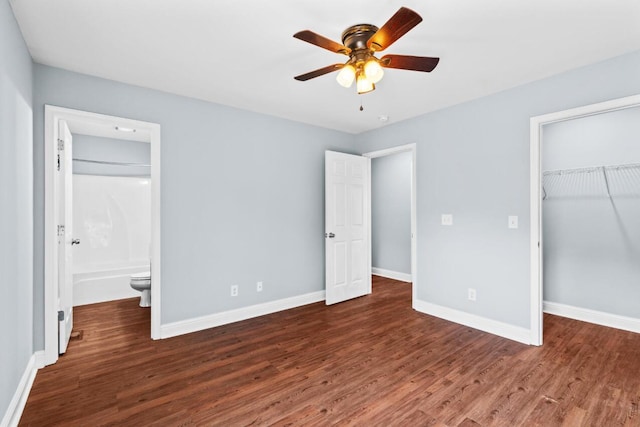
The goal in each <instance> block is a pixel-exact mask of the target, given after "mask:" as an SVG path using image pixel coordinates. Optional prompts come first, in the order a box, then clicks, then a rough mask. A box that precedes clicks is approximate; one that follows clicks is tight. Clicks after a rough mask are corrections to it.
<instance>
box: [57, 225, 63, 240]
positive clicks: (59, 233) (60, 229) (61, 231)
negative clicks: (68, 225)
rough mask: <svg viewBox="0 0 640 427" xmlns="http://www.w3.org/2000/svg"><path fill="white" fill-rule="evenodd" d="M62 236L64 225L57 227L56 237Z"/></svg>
mask: <svg viewBox="0 0 640 427" xmlns="http://www.w3.org/2000/svg"><path fill="white" fill-rule="evenodd" d="M62 236H64V224H60V225H58V237H62Z"/></svg>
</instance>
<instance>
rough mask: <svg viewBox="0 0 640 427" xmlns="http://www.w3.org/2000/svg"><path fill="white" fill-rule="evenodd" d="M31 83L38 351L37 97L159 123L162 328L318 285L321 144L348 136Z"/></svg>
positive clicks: (79, 85) (340, 142)
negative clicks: (236, 290) (234, 290)
mask: <svg viewBox="0 0 640 427" xmlns="http://www.w3.org/2000/svg"><path fill="white" fill-rule="evenodd" d="M34 81H35V100H34V105H35V106H36V107H35V109H34V110H35V115H34V123H35V125H34V128H35V137H34V165H35V170H36V174H35V189H34V192H35V194H34V201H35V212H36V223H35V241H36V246H37V247H38V250H37V251H36V253H35V256H34V259H35V270H34V271H35V278H34V280H35V294H34V310H35V325H34V331H35V332H34V333H35V336H36V348H43V342H44V340H43V333H44V332H43V276H42V268H43V259H44V256H43V253H42V249H41V247H42V241H43V217H42V212H43V203H44V193H43V184H44V182H43V175H42V172H41V171H42V170H43V167H42V163H43V158H44V147H43V137H42V135H43V133H44V131H43V123H44V118H43V116H44V114H43V112H44V104H52V105H57V106H61V107H67V108H75V109H80V110H85V111H92V112H97V113H102V114H108V115H115V116H121V117H128V118H132V119H138V120H143V121H148V122H153V123H159V124H160V126H161V133H162V143H161V157H162V158H161V168H162V171H161V175H162V189H161V193H162V195H161V197H162V200H161V233H162V255H161V260H160V263H161V269H162V319H161V322H162V323H163V324H167V323H171V322H177V321H181V320H186V319H191V318H195V317H199V316H206V315H210V314H214V313H219V312H224V311H227V310H232V309H234V308H240V307H246V306H251V305H254V304H259V303H264V302H269V301H275V300H280V299H283V298H288V297H294V296H299V295H305V294H308V293H312V292H321V291H322V290H324V151H325V150H327V149H332V150H336V151H345V152H353V138H354V137H353V135H349V134H345V133H342V132H337V131H332V130H327V129H323V128H320V127H315V126H311V125H306V124H301V123H296V122H292V121H288V120H284V119H279V118H275V117H270V116H267V115H263V114H257V113H252V112H248V111H242V110H238V109H235V108H231V107H226V106H222V105H218V104H213V103H210V102H205V101H200V100H196V99H190V98H186V97H181V96H176V95H171V94H168V93H164V92H160V91H155V90H150V89H145V88H141V87H136V86H131V85H127V84H123V83H117V82H113V81H109V80H105V79H101V78H97V77H91V76H87V75H82V74H77V73H72V72H69V71H65V70H61V69H57V68H52V67H47V66H43V65H36V66H35V78H34ZM257 281H263V282H264V290H263V291H262V292H260V293H257V292H255V287H256V282H257ZM232 284H235V285H239V287H240V295H239V296H238V297H234V298H231V297H230V287H231V285H232Z"/></svg>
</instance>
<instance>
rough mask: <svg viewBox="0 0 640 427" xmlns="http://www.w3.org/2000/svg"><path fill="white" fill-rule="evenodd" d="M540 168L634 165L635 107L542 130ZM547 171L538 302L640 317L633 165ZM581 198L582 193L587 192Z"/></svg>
mask: <svg viewBox="0 0 640 427" xmlns="http://www.w3.org/2000/svg"><path fill="white" fill-rule="evenodd" d="M542 152H543V157H542V169H543V170H558V169H571V168H581V167H588V166H606V165H620V164H625V163H640V108H638V107H636V108H630V109H626V110H618V111H614V112H610V113H606V114H598V115H595V116H589V117H582V118H579V119H575V120H569V121H565V122H559V123H553V124H550V125H546V126H545V127H544V129H543V142H542ZM588 176H590V175H587V174H584V173H583V174H565V175H561V176H557V175H555V176H554V177H553V180H554V181H553V182H549V184H550V185H549V186H548V187H547V190H548V191H547V195H548V197H547V199H546V200H545V201H544V202H543V244H544V251H543V254H544V269H543V271H544V299H545V300H546V301H552V302H556V303H561V304H567V305H570V306H574V307H580V308H587V309H591V310H596V311H602V312H606V313H613V314H617V315H621V316H628V317H634V318H640V305H639V304H638V301H640V262H639V261H640V169H636V170H635V172H631V171H630V170H628V169H627V170H625V169H621V172H616V171H615V170H611V171H610V172H608V177H609V185H610V192H611V194H612V198H611V199H610V198H609V197H607V195H606V187H605V182H604V177H603V175H602V173H601V172H599V171H598V172H595V173H594V174H593V176H595V178H596V179H592V178H591V179H590V178H588ZM587 195H588V196H587Z"/></svg>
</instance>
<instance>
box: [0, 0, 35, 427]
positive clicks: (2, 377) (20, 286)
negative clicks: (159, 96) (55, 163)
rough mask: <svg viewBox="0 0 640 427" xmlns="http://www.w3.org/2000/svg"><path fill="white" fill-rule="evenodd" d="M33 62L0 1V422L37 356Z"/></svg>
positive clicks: (18, 31) (17, 30)
mask: <svg viewBox="0 0 640 427" xmlns="http://www.w3.org/2000/svg"><path fill="white" fill-rule="evenodd" d="M32 78H33V70H32V62H31V57H30V56H29V53H28V51H27V48H26V46H25V43H24V41H23V39H22V35H21V34H20V30H19V29H18V25H17V23H16V21H15V19H14V17H13V12H12V11H11V8H10V7H9V3H8V2H7V1H6V0H2V1H0V236H2V237H1V238H0V337H2V349H1V350H0V419H2V417H3V416H4V414H5V413H6V411H7V408H8V406H9V403H10V402H11V398H12V397H13V394H14V393H15V391H16V389H17V387H18V383H19V382H20V378H21V376H22V374H23V373H24V372H25V368H26V367H27V364H28V362H29V358H30V357H31V354H32V353H33V346H32V341H33V338H32V337H33V311H32V293H33V189H32V188H33V158H32V153H33V149H32V135H33V134H32V132H33V127H32V126H33V123H32V120H33V119H32V117H33V114H32V105H33V94H32V86H33V85H32Z"/></svg>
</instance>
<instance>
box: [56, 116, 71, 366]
mask: <svg viewBox="0 0 640 427" xmlns="http://www.w3.org/2000/svg"><path fill="white" fill-rule="evenodd" d="M72 159H73V157H72V138H71V132H70V131H69V126H67V123H66V122H65V121H63V120H60V121H59V122H58V159H57V161H58V172H57V181H58V182H57V185H58V190H59V191H58V200H57V205H58V224H59V225H58V352H59V353H60V354H62V353H64V352H65V351H66V350H67V345H68V344H69V338H70V336H71V330H72V329H73V271H72V268H73V266H72V261H73V256H72V245H73V218H72V213H73V181H72V179H73V175H72V173H73V171H72Z"/></svg>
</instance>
